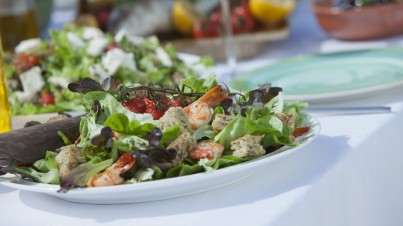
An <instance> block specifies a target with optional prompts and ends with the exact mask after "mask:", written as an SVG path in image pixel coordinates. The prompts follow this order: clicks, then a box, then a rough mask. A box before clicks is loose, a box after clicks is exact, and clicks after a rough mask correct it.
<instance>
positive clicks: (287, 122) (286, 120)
mask: <svg viewBox="0 0 403 226" xmlns="http://www.w3.org/2000/svg"><path fill="white" fill-rule="evenodd" d="M274 116H276V117H277V118H279V119H280V120H281V122H283V125H284V126H285V127H288V128H290V129H292V130H294V127H295V120H296V116H295V114H293V113H276V114H275V115H274Z"/></svg>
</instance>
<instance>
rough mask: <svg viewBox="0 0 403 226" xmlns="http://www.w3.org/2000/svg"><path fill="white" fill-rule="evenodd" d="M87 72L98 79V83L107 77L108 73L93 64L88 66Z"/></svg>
mask: <svg viewBox="0 0 403 226" xmlns="http://www.w3.org/2000/svg"><path fill="white" fill-rule="evenodd" d="M88 71H89V72H90V73H91V74H93V75H95V76H96V77H98V79H97V80H98V81H103V80H104V79H106V78H108V77H109V75H108V72H107V71H106V70H105V69H104V68H103V67H102V65H100V64H93V65H91V66H89V67H88Z"/></svg>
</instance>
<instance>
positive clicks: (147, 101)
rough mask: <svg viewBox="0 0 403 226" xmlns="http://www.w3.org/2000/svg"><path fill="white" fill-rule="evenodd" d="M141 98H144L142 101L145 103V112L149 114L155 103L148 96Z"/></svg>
mask: <svg viewBox="0 0 403 226" xmlns="http://www.w3.org/2000/svg"><path fill="white" fill-rule="evenodd" d="M143 100H144V103H146V111H145V113H148V114H151V113H152V112H153V111H154V110H155V106H156V104H155V103H154V101H152V100H150V99H148V98H144V99H143Z"/></svg>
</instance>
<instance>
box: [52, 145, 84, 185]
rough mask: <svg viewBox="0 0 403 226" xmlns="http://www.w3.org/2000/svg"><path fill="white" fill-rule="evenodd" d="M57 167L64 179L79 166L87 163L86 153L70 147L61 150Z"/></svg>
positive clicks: (57, 158)
mask: <svg viewBox="0 0 403 226" xmlns="http://www.w3.org/2000/svg"><path fill="white" fill-rule="evenodd" d="M56 162H57V166H58V168H59V173H60V177H61V178H64V177H65V176H67V175H68V174H69V173H70V172H71V171H72V170H73V169H74V168H76V167H77V166H78V165H80V164H82V163H85V158H84V151H83V149H81V148H76V147H74V145H69V146H65V147H62V148H61V151H60V153H59V154H58V155H57V156H56Z"/></svg>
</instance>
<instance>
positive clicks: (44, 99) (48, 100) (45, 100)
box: [40, 91, 55, 106]
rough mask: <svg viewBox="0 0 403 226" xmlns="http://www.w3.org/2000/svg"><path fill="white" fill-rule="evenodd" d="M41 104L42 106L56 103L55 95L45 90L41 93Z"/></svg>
mask: <svg viewBox="0 0 403 226" xmlns="http://www.w3.org/2000/svg"><path fill="white" fill-rule="evenodd" d="M40 100H41V104H42V106H48V105H52V104H55V97H54V96H53V94H51V93H50V92H48V91H44V92H42V93H41V99H40Z"/></svg>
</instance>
